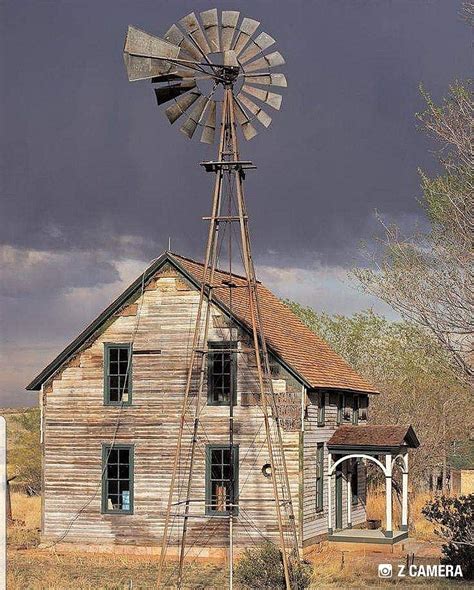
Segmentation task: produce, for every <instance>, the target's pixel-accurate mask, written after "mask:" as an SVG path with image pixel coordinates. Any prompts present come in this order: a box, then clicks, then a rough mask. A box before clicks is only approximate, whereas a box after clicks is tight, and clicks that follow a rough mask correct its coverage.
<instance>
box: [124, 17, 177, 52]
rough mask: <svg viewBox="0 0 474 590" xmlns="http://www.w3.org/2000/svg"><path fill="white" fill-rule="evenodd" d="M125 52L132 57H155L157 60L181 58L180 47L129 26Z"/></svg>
mask: <svg viewBox="0 0 474 590" xmlns="http://www.w3.org/2000/svg"><path fill="white" fill-rule="evenodd" d="M123 50H124V52H125V53H130V54H131V55H140V56H142V57H153V58H155V59H167V58H174V59H176V58H177V57H178V56H179V51H180V49H179V47H177V46H176V45H173V44H172V43H169V42H168V41H165V40H164V39H160V38H159V37H155V36H154V35H150V34H149V33H145V31H142V30H140V29H137V28H136V27H132V26H131V25H129V27H128V31H127V36H126V37H125V46H124V49H123Z"/></svg>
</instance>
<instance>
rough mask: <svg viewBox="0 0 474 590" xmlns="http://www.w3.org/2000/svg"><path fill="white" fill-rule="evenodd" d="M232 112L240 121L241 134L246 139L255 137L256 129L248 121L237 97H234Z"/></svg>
mask: <svg viewBox="0 0 474 590" xmlns="http://www.w3.org/2000/svg"><path fill="white" fill-rule="evenodd" d="M234 112H235V116H236V117H237V121H238V122H239V123H240V126H241V127H242V133H243V136H244V137H245V139H246V140H247V141H249V140H250V139H252V137H255V136H256V135H257V133H258V131H257V130H256V129H255V127H254V126H253V125H252V123H251V122H250V119H249V118H248V117H247V115H246V113H245V111H244V109H243V107H242V105H241V104H240V102H239V100H238V99H237V98H234Z"/></svg>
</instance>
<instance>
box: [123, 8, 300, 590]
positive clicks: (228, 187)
mask: <svg viewBox="0 0 474 590" xmlns="http://www.w3.org/2000/svg"><path fill="white" fill-rule="evenodd" d="M219 16H220V18H219ZM199 17H200V18H199V19H198V17H197V16H196V15H195V14H194V13H191V14H189V15H187V16H185V17H184V18H183V19H181V20H180V21H179V22H178V24H177V25H175V24H174V25H172V26H171V27H170V28H169V30H168V31H167V32H166V33H165V35H164V36H163V38H159V37H156V36H153V35H150V34H148V33H146V32H144V31H141V30H140V29H137V28H135V27H132V26H130V27H129V29H128V33H127V36H126V40H125V47H124V60H125V65H126V69H127V74H128V78H129V80H130V81H138V80H150V81H151V83H152V84H153V85H154V92H155V95H156V100H157V103H158V105H160V106H161V105H168V106H167V107H165V114H166V116H167V118H168V120H169V121H170V123H171V124H174V123H178V122H179V123H181V126H180V130H181V131H182V132H183V133H184V134H185V135H186V136H187V137H188V138H190V139H191V138H192V137H193V136H194V135H195V134H196V131H197V130H198V128H199V130H200V141H201V142H203V143H209V144H211V143H213V142H214V141H215V139H216V136H217V137H218V151H217V159H216V160H214V161H209V162H203V163H202V165H203V166H204V168H205V169H206V171H208V172H211V173H213V174H215V183H214V191H213V197H212V212H211V215H210V216H209V217H206V218H204V219H206V220H208V221H209V231H208V239H207V246H206V254H205V262H204V271H203V280H202V286H201V292H200V299H199V306H198V310H197V317H196V322H195V327H194V335H193V344H192V352H191V359H190V363H189V369H188V373H187V380H186V388H185V392H184V396H183V402H182V411H181V417H180V426H179V435H178V440H177V445H176V453H175V460H174V464H173V471H172V474H171V483H170V491H169V498H168V504H167V511H166V518H165V524H164V534H163V542H162V550H161V557H160V568H159V581H158V582H159V584H158V585H160V584H161V582H162V575H163V569H164V568H163V566H164V562H165V559H166V554H167V549H168V544H169V536H170V528H171V522H172V515H173V510H176V509H177V506H178V505H179V508H180V509H181V510H182V512H181V513H180V517H181V518H182V522H183V524H182V530H181V537H180V550H179V566H178V576H177V586H178V588H181V587H182V582H183V564H184V559H185V555H186V543H187V533H188V523H189V519H190V518H192V517H193V514H192V513H191V511H190V507H191V503H192V499H191V497H190V494H191V488H192V478H193V469H194V465H195V454H196V440H197V434H198V432H199V428H200V413H201V407H202V398H203V388H204V375H205V366H206V359H207V358H208V355H209V354H210V351H209V349H208V348H207V334H208V330H209V323H210V309H211V303H212V300H213V295H214V293H213V292H214V288H215V285H214V276H215V272H216V266H217V261H218V258H219V253H220V250H221V246H222V242H223V235H222V234H223V233H224V232H223V231H222V228H226V227H230V228H231V229H229V231H228V237H229V243H228V246H227V251H228V255H229V271H228V274H229V278H228V281H226V283H227V287H228V289H229V295H228V301H229V307H230V310H231V311H232V297H233V290H234V289H235V288H236V284H235V283H234V281H233V279H232V275H233V270H232V242H233V240H234V241H237V243H238V248H239V249H240V254H241V261H242V265H243V268H244V273H245V279H246V283H245V290H246V292H247V294H248V300H247V303H246V304H247V305H248V309H249V312H250V317H251V322H250V323H251V326H250V332H251V343H252V347H251V349H250V350H249V351H248V352H247V354H251V355H253V356H254V362H255V367H256V372H257V374H258V379H257V381H258V389H259V405H260V408H261V413H262V419H263V424H264V428H265V437H266V448H267V452H268V457H269V475H270V476H271V480H272V489H273V502H274V506H275V516H276V519H277V521H278V531H279V545H280V548H281V551H282V558H283V567H284V574H285V581H286V586H287V588H292V587H294V584H293V581H292V563H293V560H295V559H297V558H298V537H297V532H296V522H295V516H294V511H293V504H292V498H291V493H290V485H289V480H288V472H287V468H286V462H285V454H284V451H283V436H282V428H281V420H280V414H279V411H280V407H281V404H280V403H279V399H278V395H277V394H276V393H275V392H274V390H273V382H272V374H271V367H270V361H269V354H268V350H267V344H266V341H265V334H264V326H263V323H262V319H261V312H260V302H259V297H258V289H257V280H256V275H255V269H254V264H253V260H252V255H251V247H250V236H249V226H248V214H247V208H246V203H245V198H244V190H243V181H244V179H245V174H246V171H247V170H249V169H253V168H255V166H254V165H253V164H252V163H251V162H250V161H247V160H241V159H240V152H239V145H238V130H240V132H241V134H242V135H243V137H244V138H245V139H246V140H250V139H252V138H253V137H254V136H255V135H256V134H257V127H258V125H261V126H263V127H268V126H269V125H270V123H271V120H272V119H271V116H270V115H269V114H268V111H269V109H268V107H270V108H271V109H274V110H278V109H279V108H280V106H281V102H282V96H281V95H280V94H278V93H276V92H273V90H274V89H275V87H286V86H287V82H286V78H285V76H284V75H283V74H282V73H278V72H274V68H278V67H279V66H282V65H283V64H284V63H285V62H284V59H283V57H282V56H281V54H280V53H279V52H278V51H272V50H271V48H272V47H273V45H274V43H275V40H274V39H273V38H272V37H271V36H270V35H268V34H267V33H265V32H260V33H259V32H258V28H259V25H260V23H259V22H257V21H255V20H253V19H250V18H246V17H245V18H241V16H240V13H239V12H237V11H229V10H227V11H226V10H224V11H222V13H221V14H220V15H219V13H218V11H217V9H212V10H207V11H204V12H201V13H200V15H199ZM168 103H169V104H168ZM256 126H257V127H256ZM232 227H233V228H238V230H237V231H236V232H235V233H236V234H237V235H236V236H235V237H234V238H233V237H232V236H233V234H232ZM206 302H207V303H206ZM229 340H230V341H231V342H232V338H230V339H229ZM239 352H241V351H239ZM196 375H197V376H198V378H197V379H195V376H196ZM230 397H231V398H232V396H230ZM233 407H234V401H233V400H232V399H230V400H229V416H228V418H229V420H228V424H229V428H228V432H229V447H230V450H231V452H230V457H231V458H232V457H233V453H232V448H233V445H234V414H233ZM190 413H191V414H192V426H191V428H192V437H191V442H190V448H189V450H188V456H189V459H188V461H187V466H186V476H187V477H186V479H187V482H186V484H185V486H184V487H185V499H184V501H183V502H175V499H176V497H177V487H178V478H179V470H180V464H181V460H182V454H183V453H184V451H185V449H184V442H183V440H184V435H185V428H186V421H187V419H188V416H189V415H190ZM232 460H233V459H231V461H232ZM230 472H231V473H233V469H232V466H231V469H230ZM232 485H233V484H232V483H231V488H232ZM224 493H226V490H224ZM226 502H227V507H228V520H229V549H230V572H229V573H230V585H231V587H232V552H233V541H232V539H233V536H232V530H233V522H234V519H235V518H236V508H237V506H236V501H235V498H234V497H233V493H232V489H231V490H230V491H229V494H228V498H227V500H226Z"/></svg>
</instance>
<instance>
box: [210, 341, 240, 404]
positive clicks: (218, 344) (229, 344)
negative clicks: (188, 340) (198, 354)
mask: <svg viewBox="0 0 474 590" xmlns="http://www.w3.org/2000/svg"><path fill="white" fill-rule="evenodd" d="M222 348H224V349H236V348H237V342H236V341H235V340H209V341H208V343H207V349H208V354H207V405H208V406H230V400H231V399H232V405H234V406H235V405H237V353H236V352H229V353H228V354H230V367H231V369H230V371H231V378H230V388H231V391H230V396H229V401H227V402H217V401H214V400H213V398H212V389H211V382H212V379H211V375H212V358H213V353H211V352H210V351H211V349H215V350H216V351H219V349H222Z"/></svg>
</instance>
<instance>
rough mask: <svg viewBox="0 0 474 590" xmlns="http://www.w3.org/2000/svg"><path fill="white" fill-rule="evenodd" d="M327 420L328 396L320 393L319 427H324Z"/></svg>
mask: <svg viewBox="0 0 474 590" xmlns="http://www.w3.org/2000/svg"><path fill="white" fill-rule="evenodd" d="M325 419H326V394H325V393H324V392H322V393H320V394H319V396H318V426H324V421H325Z"/></svg>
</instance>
